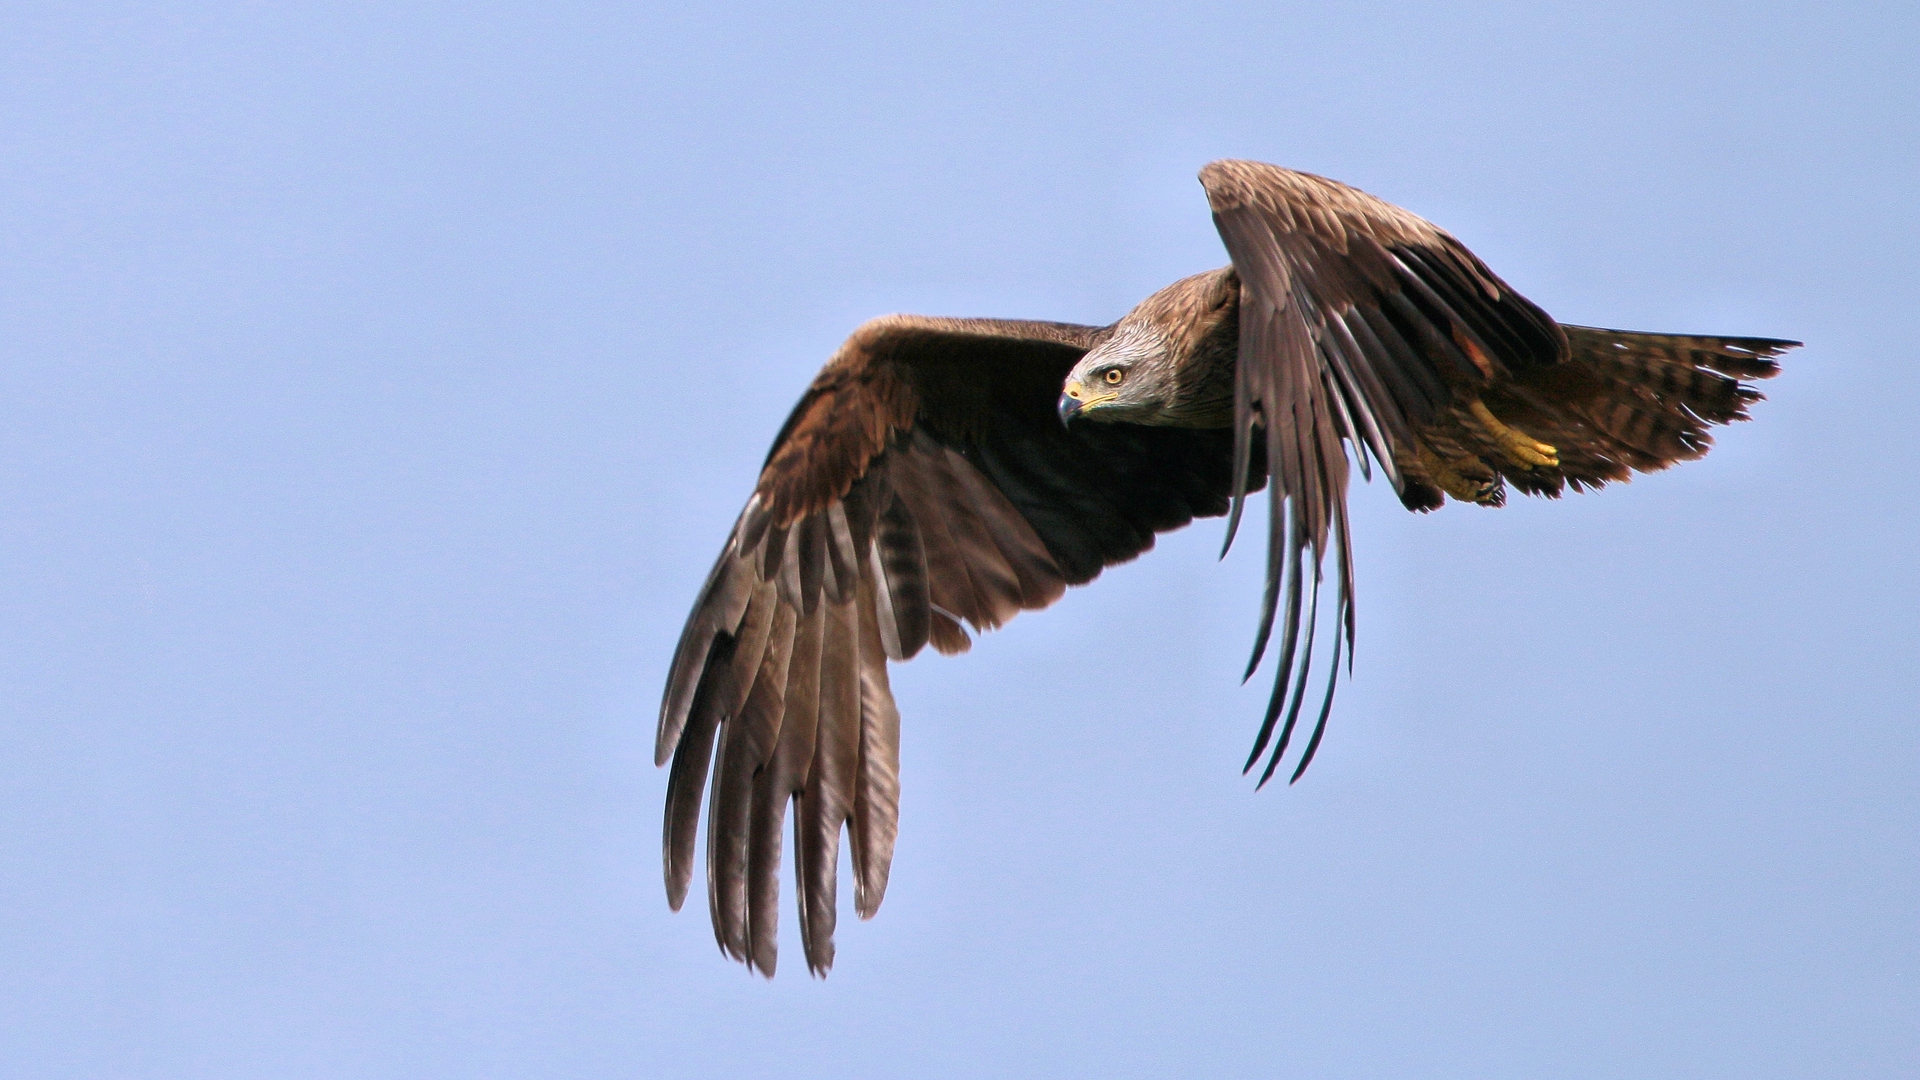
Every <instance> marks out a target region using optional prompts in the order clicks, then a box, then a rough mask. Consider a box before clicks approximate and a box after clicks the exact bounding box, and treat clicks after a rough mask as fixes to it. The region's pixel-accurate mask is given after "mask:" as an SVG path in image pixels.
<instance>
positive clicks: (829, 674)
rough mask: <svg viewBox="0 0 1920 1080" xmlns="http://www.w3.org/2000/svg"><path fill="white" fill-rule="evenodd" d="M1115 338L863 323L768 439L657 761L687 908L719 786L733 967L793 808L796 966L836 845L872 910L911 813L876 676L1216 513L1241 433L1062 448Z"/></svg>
mask: <svg viewBox="0 0 1920 1080" xmlns="http://www.w3.org/2000/svg"><path fill="white" fill-rule="evenodd" d="M1107 333H1108V331H1107V330H1106V329H1103V328H1095V327H1087V326H1073V325H1066V324H1059V323H1036V322H1010V321H990V320H958V319H927V318H918V317H912V316H893V317H890V318H885V319H877V320H874V321H873V322H870V323H867V324H866V325H864V326H862V327H861V328H860V329H859V330H858V331H856V332H855V333H854V335H853V336H852V337H851V338H849V339H848V340H847V342H846V344H845V345H843V346H842V347H841V349H840V351H839V352H838V353H837V354H836V355H835V356H834V358H833V359H832V360H831V361H830V362H829V363H828V364H827V366H826V368H825V369H823V370H822V371H821V372H820V374H819V376H818V377H817V378H815V379H814V382H813V385H812V386H811V387H810V388H809V389H808V391H807V393H806V395H805V396H804V397H803V398H801V400H800V403H799V405H798V406H796V407H795V408H794V411H793V414H792V416H791V417H789V418H788V420H787V423H786V425H785V427H784V428H782V429H781V432H780V434H779V436H778V437H777V438H776V439H775V441H774V445H773V449H772V451H771V452H770V453H769V454H768V457H767V463H766V466H765V468H764V469H763V470H762V472H761V474H760V479H759V483H758V484H757V485H756V486H755V488H754V492H753V495H752V497H751V498H750V499H748V501H747V505H746V509H745V510H743V511H742V512H741V515H740V519H739V521H738V522H737V523H736V524H735V525H734V529H733V533H732V535H731V536H730V537H729V538H728V541H727V545H726V547H725V549H724V550H723V551H722V552H721V554H720V558H719V560H718V561H717V562H716V563H715V564H714V567H713V570H712V572H711V573H710V574H709V575H708V577H707V581H706V584H705V586H703V587H702V589H701V591H700V595H699V598H698V600H696V602H695V604H694V608H693V613H692V614H691V615H690V616H689V617H688V620H687V626H686V629H685V631H684V632H683V633H682V636H681V639H680V644H679V647H678V649H677V651H676V652H675V655H674V660H673V667H672V670H671V672H670V674H669V676H668V681H667V689H666V695H665V699H664V701H663V702H662V705H661V710H660V729H659V737H658V742H657V744H656V750H655V755H656V760H657V761H658V762H660V763H665V762H666V761H667V760H669V758H671V760H672V762H673V768H672V771H671V773H670V776H669V780H668V786H667V807H666V822H665V835H664V847H665V857H666V884H667V896H668V900H669V902H670V903H671V904H672V905H673V906H674V907H675V908H676V909H678V908H679V906H680V904H681V902H682V901H683V900H684V899H685V896H686V891H687V886H688V884H689V882H690V881H691V878H692V874H693V861H694V841H695V834H696V827H697V818H698V814H699V810H700V802H701V793H702V789H703V788H704V787H706V785H707V780H708V772H709V764H710V763H711V766H712V769H711V771H712V794H711V796H710V809H709V819H708V825H707V887H708V902H709V906H710V908H711V913H712V918H713V927H714V935H715V937H716V938H717V939H718V940H719V943H720V947H721V948H722V949H723V950H724V951H725V952H726V953H727V954H728V955H730V956H732V957H734V958H735V959H738V960H743V961H745V962H746V963H747V964H749V965H750V966H752V967H754V968H757V969H759V970H760V971H762V972H764V973H766V974H768V975H771V974H772V973H773V970H774V965H775V959H776V940H775V938H776V931H777V928H778V914H777V910H776V905H777V901H778V892H779V868H780V861H781V858H780V848H781V832H782V827H783V821H784V818H785V815H786V811H787V804H788V802H789V801H791V802H792V803H793V805H794V814H793V831H794V847H795V859H796V863H797V873H796V875H795V876H796V881H797V892H798V896H797V900H798V904H799V912H800V927H801V938H802V942H803V944H804V946H805V949H806V954H807V963H808V966H809V968H810V969H811V970H813V971H814V972H815V973H816V974H824V973H825V972H826V970H827V969H828V967H830V966H831V965H832V963H833V929H834V920H835V897H834V888H835V870H836V864H837V862H838V859H839V842H840V833H841V830H842V828H843V827H845V828H846V829H847V830H848V835H849V838H850V843H851V847H852V855H853V867H854V885H855V904H854V906H855V910H857V911H858V912H859V913H860V915H861V917H863V918H865V917H869V916H871V915H872V914H873V913H874V912H875V911H876V910H877V909H878V908H879V906H880V901H881V898H882V896H883V895H884V893H885V891H886V885H887V870H888V866H889V863H890V860H891V858H892V853H893V841H894V832H895V822H896V811H897V809H898V796H899V775H898V750H899V714H898V713H897V711H896V710H895V708H894V703H893V698H892V694H891V692H890V690H889V689H888V685H887V670H886V662H887V661H888V660H889V659H892V660H905V659H907V658H909V657H912V656H913V655H914V654H916V653H917V652H919V651H920V649H921V648H922V647H923V646H925V645H927V644H928V643H932V644H933V646H934V647H935V648H936V649H938V650H940V651H941V652H958V651H962V650H964V649H966V648H967V647H968V644H969V639H968V637H967V633H966V630H965V629H963V624H965V625H966V626H971V627H972V628H973V629H975V630H985V629H990V628H992V627H995V626H998V625H1000V624H1001V623H1003V622H1005V621H1006V620H1008V619H1010V618H1012V617H1013V616H1014V615H1015V614H1016V613H1018V612H1020V611H1021V610H1032V609H1037V608H1042V607H1045V606H1047V605H1048V604H1050V603H1052V602H1053V601H1055V600H1057V599H1059V597H1060V595H1061V593H1062V592H1063V591H1065V589H1066V587H1067V586H1068V585H1074V584H1079V583H1081V582H1085V581H1088V580H1091V579H1092V578H1093V577H1094V576H1095V575H1097V574H1098V573H1099V572H1100V570H1101V569H1102V568H1103V567H1106V566H1110V565H1112V564H1114V563H1118V562H1124V561H1126V560H1128V559H1131V558H1133V557H1134V556H1136V555H1138V554H1140V553H1141V552H1143V551H1145V550H1147V549H1148V548H1150V547H1152V546H1153V538H1154V534H1155V533H1157V532H1162V531H1165V530H1168V529H1174V528H1178V527H1180V526H1181V525H1184V524H1186V523H1187V522H1188V521H1190V520H1192V519H1193V518H1194V517H1197V516H1205V515H1215V514H1222V513H1225V512H1226V510H1227V506H1228V496H1229V492H1230V489H1231V487H1232V485H1231V480H1230V477H1229V474H1228V468H1227V465H1228V460H1229V446H1230V442H1231V438H1232V436H1231V434H1230V433H1229V432H1227V431H1224V430H1220V431H1196V430H1182V429H1174V428H1148V427H1136V426H1131V425H1114V424H1079V425H1075V426H1074V427H1073V429H1072V430H1068V429H1066V428H1065V427H1063V426H1062V425H1061V423H1060V421H1059V419H1058V418H1057V416H1056V414H1055V403H1056V402H1057V400H1058V398H1059V394H1060V388H1061V384H1062V383H1063V381H1064V380H1065V378H1066V374H1067V372H1068V370H1070V369H1071V368H1072V366H1073V364H1074V363H1075V361H1077V360H1078V359H1079V358H1080V357H1081V355H1083V354H1084V353H1085V352H1086V351H1087V350H1088V349H1089V348H1091V347H1092V346H1094V345H1095V344H1097V343H1099V342H1100V341H1101V340H1103V339H1104V337H1105V336H1106V334H1107ZM1253 483H1254V484H1256V485H1257V483H1258V478H1257V477H1256V478H1255V480H1254V481H1253Z"/></svg>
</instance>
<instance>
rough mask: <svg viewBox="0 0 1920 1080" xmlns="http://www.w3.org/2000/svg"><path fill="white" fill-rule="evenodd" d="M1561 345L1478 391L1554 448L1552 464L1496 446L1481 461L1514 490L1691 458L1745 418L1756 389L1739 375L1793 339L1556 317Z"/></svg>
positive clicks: (1503, 416) (1774, 366) (1760, 374)
mask: <svg viewBox="0 0 1920 1080" xmlns="http://www.w3.org/2000/svg"><path fill="white" fill-rule="evenodd" d="M1563 329H1564V330H1565V331H1566V334H1567V343H1568V346H1569V350H1570V351H1569V355H1568V357H1567V359H1566V360H1565V361H1563V362H1561V363H1558V364H1552V365H1546V366H1541V367H1536V368H1530V369H1528V370H1527V371H1525V372H1521V373H1518V374H1517V375H1516V376H1515V377H1514V378H1513V379H1512V380H1511V381H1508V382H1505V383H1500V384H1496V385H1494V386H1491V387H1488V388H1487V390H1486V391H1485V393H1484V400H1485V402H1486V405H1487V407H1488V408H1489V409H1491V410H1492V411H1493V413H1494V414H1495V415H1496V416H1498V417H1499V418H1500V420H1501V421H1502V422H1503V423H1506V424H1508V425H1511V426H1512V427H1514V428H1517V429H1519V430H1521V431H1524V432H1525V433H1527V434H1528V435H1530V436H1532V437H1533V438H1535V439H1538V440H1540V441H1542V442H1546V443H1550V444H1552V445H1553V446H1554V447H1555V448H1556V449H1557V450H1558V452H1559V462H1558V464H1557V465H1555V466H1552V467H1543V466H1532V467H1529V466H1527V465H1524V464H1519V463H1515V462H1512V461H1510V460H1508V459H1507V458H1506V457H1505V456H1502V455H1499V454H1497V453H1494V454H1488V455H1486V460H1487V461H1488V463H1489V464H1491V465H1493V466H1494V467H1495V468H1496V469H1498V470H1499V471H1500V472H1501V474H1502V475H1503V476H1504V477H1505V478H1506V479H1507V481H1508V482H1510V483H1512V484H1513V485H1514V486H1515V487H1517V488H1519V489H1520V490H1521V491H1525V492H1528V493H1530V494H1538V495H1549V496H1553V495H1558V494H1559V493H1560V492H1561V490H1562V488H1563V487H1564V486H1566V485H1571V486H1572V487H1573V488H1574V489H1575V490H1581V489H1583V488H1590V487H1600V486H1601V485H1603V484H1606V483H1609V482H1614V481H1623V480H1626V479H1627V478H1628V476H1629V475H1630V474H1631V473H1633V472H1653V471H1656V470H1659V469H1664V468H1666V467H1667V466H1669V465H1672V464H1673V463H1674V462H1677V461H1687V460H1691V459H1693V458H1697V457H1699V456H1701V455H1702V454H1705V453H1706V452H1707V449H1708V447H1710V446H1711V445H1712V444H1713V436H1712V433H1711V430H1710V429H1711V428H1712V427H1713V426H1714V425H1716V424H1726V423H1731V422H1733V421H1736V420H1745V419H1746V418H1747V409H1748V407H1749V406H1751V405H1752V404H1753V403H1754V402H1757V401H1759V400H1761V394H1760V392H1759V391H1757V390H1755V389H1754V388H1753V387H1752V386H1750V385H1748V383H1747V382H1746V380H1758V379H1766V378H1771V377H1773V376H1774V375H1776V374H1778V373H1779V370H1780V366H1779V364H1778V363H1777V362H1776V361H1775V360H1774V357H1777V356H1779V355H1780V354H1781V353H1784V352H1786V351H1787V350H1788V349H1791V348H1794V347H1795V346H1797V345H1798V344H1799V342H1796V341H1782V340H1778V339H1774V338H1731V337H1703V336H1698V335H1683V334H1642V333H1634V332H1630V331H1624V330H1601V329H1596V328H1594V327H1587V326H1566V327H1563Z"/></svg>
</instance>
